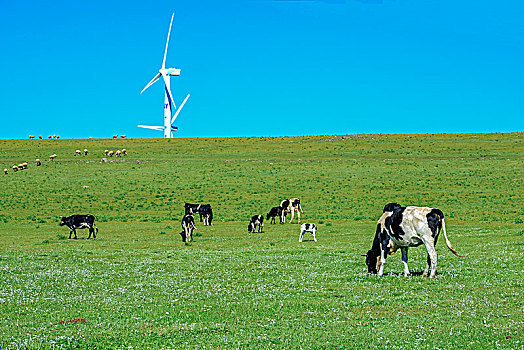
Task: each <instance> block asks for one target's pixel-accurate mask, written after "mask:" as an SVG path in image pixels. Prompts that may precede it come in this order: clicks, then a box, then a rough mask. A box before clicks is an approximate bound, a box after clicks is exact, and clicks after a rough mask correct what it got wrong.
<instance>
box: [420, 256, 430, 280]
mask: <svg viewBox="0 0 524 350" xmlns="http://www.w3.org/2000/svg"><path fill="white" fill-rule="evenodd" d="M430 267H431V258H430V256H429V254H428V258H427V263H426V268H425V269H424V272H422V277H427V275H428V273H429V268H430Z"/></svg>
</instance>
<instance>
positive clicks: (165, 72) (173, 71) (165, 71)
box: [158, 68, 180, 77]
mask: <svg viewBox="0 0 524 350" xmlns="http://www.w3.org/2000/svg"><path fill="white" fill-rule="evenodd" d="M158 72H159V73H160V74H162V75H170V76H172V77H178V76H179V75H180V69H178V68H160V69H159V70H158Z"/></svg>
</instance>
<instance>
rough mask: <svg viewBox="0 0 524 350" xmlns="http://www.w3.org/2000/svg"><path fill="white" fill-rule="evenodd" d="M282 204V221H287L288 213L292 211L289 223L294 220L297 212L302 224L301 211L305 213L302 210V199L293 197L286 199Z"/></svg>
mask: <svg viewBox="0 0 524 350" xmlns="http://www.w3.org/2000/svg"><path fill="white" fill-rule="evenodd" d="M280 206H281V207H282V214H281V216H280V218H281V221H282V222H286V215H285V214H287V213H291V220H289V223H292V222H293V218H294V217H295V212H296V213H297V216H298V223H299V224H300V213H302V214H304V212H303V211H302V206H301V205H300V199H298V198H291V199H284V200H283V201H282V202H281V203H280Z"/></svg>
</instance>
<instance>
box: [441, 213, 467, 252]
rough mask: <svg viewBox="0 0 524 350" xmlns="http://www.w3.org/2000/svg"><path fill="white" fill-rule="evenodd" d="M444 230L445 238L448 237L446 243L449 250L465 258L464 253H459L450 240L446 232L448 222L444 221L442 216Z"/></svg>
mask: <svg viewBox="0 0 524 350" xmlns="http://www.w3.org/2000/svg"><path fill="white" fill-rule="evenodd" d="M442 231H444V238H445V239H446V245H447V246H448V248H449V250H451V252H453V254H455V255H456V256H458V257H461V258H463V257H464V255H459V253H457V251H456V250H455V249H453V247H452V246H451V242H450V241H449V239H448V235H447V234H446V223H445V222H444V218H442Z"/></svg>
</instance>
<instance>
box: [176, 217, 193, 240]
mask: <svg viewBox="0 0 524 350" xmlns="http://www.w3.org/2000/svg"><path fill="white" fill-rule="evenodd" d="M182 229H183V231H182V232H180V235H181V236H182V242H192V241H193V230H195V229H196V226H195V220H194V219H193V215H192V214H186V215H184V217H183V218H182Z"/></svg>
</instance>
